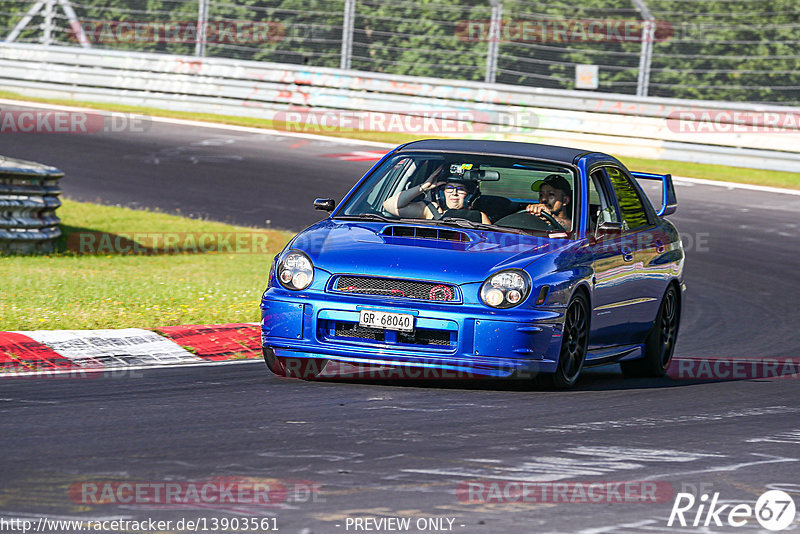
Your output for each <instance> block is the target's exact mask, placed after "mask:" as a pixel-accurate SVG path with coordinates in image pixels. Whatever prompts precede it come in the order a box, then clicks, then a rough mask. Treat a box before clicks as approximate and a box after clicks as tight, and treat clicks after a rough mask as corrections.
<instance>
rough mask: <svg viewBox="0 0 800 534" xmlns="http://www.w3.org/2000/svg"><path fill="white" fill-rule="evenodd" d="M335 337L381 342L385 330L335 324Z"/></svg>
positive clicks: (350, 324) (339, 322)
mask: <svg viewBox="0 0 800 534" xmlns="http://www.w3.org/2000/svg"><path fill="white" fill-rule="evenodd" d="M335 332H336V337H352V338H356V339H367V340H371V341H383V340H384V338H385V335H386V334H385V330H381V329H380V328H369V327H367V326H361V325H359V324H358V323H343V322H341V321H337V322H336V330H335Z"/></svg>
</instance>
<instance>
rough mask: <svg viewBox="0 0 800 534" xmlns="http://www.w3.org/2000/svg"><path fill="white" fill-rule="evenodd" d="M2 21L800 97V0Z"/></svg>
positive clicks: (534, 76) (321, 2) (793, 100)
mask: <svg viewBox="0 0 800 534" xmlns="http://www.w3.org/2000/svg"><path fill="white" fill-rule="evenodd" d="M0 35H2V36H4V37H3V38H5V39H6V40H9V41H15V42H35V43H44V44H62V45H66V44H72V45H75V46H79V45H82V46H86V47H92V48H111V49H124V50H139V51H148V52H161V53H171V54H189V55H197V56H206V57H227V58H240V59H248V60H255V61H271V62H278V63H292V64H300V65H308V66H321V67H342V68H348V69H355V70H360V71H367V72H382V73H389V74H404V75H412V76H430V77H436V78H445V79H454V80H477V81H488V82H497V83H504V84H513V85H525V86H532V87H545V88H556V89H589V90H595V91H598V92H609V93H623V94H638V95H650V96H660V97H676V98H697V99H711V100H725V101H748V102H765V103H778V104H790V105H791V104H797V103H800V47H798V44H799V43H800V4H798V3H797V1H796V0H581V1H580V2H578V1H576V0H562V1H560V2H559V1H558V0H555V1H549V0H540V1H537V0H453V1H451V2H443V1H441V0H427V1H426V0H422V1H410V0H409V1H407V0H394V1H391V2H390V1H386V0H302V1H301V0H77V1H73V0H4V1H3V2H2V4H0Z"/></svg>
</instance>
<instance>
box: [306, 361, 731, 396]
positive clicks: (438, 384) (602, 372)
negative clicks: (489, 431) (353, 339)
mask: <svg viewBox="0 0 800 534" xmlns="http://www.w3.org/2000/svg"><path fill="white" fill-rule="evenodd" d="M312 381H313V382H316V383H327V384H350V385H356V384H358V385H370V386H389V387H405V388H425V389H448V390H490V391H520V392H542V393H560V392H565V391H621V390H631V389H664V388H675V387H686V386H692V385H698V384H703V383H707V382H719V381H718V380H674V379H672V378H670V377H664V378H627V377H624V376H623V375H622V372H621V371H620V369H619V366H618V365H607V366H603V367H596V368H592V369H587V370H585V371H584V372H583V373H582V374H581V377H580V379H579V380H578V383H577V384H576V385H575V386H574V387H572V388H570V389H568V390H561V389H556V388H553V387H552V386H549V385H548V384H547V377H545V376H542V377H531V378H524V379H514V378H472V377H470V378H459V379H452V378H451V379H447V378H438V379H433V378H431V379H409V378H403V379H397V378H373V377H369V378H361V377H331V378H327V377H326V378H317V379H314V380H312Z"/></svg>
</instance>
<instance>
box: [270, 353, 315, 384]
mask: <svg viewBox="0 0 800 534" xmlns="http://www.w3.org/2000/svg"><path fill="white" fill-rule="evenodd" d="M262 352H263V353H264V362H265V363H266V364H267V368H269V370H270V371H272V372H273V374H275V375H276V376H280V377H284V378H302V379H303V380H314V379H315V378H317V376H318V375H319V374H320V373H321V372H322V369H323V368H324V367H325V364H326V363H328V360H325V359H322V358H283V357H279V356H275V351H273V350H272V349H268V348H264V349H263V350H262Z"/></svg>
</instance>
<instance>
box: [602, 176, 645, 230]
mask: <svg viewBox="0 0 800 534" xmlns="http://www.w3.org/2000/svg"><path fill="white" fill-rule="evenodd" d="M605 171H606V174H607V175H608V178H609V181H610V182H611V186H612V187H613V188H614V193H616V195H617V202H618V204H619V209H620V210H621V211H622V222H623V223H624V226H625V227H627V229H631V230H632V229H634V228H639V227H641V226H647V225H648V224H649V221H648V220H647V213H646V212H645V208H644V204H643V203H642V199H641V198H640V197H639V193H638V192H637V191H636V188H635V187H634V185H633V184H632V183H631V180H630V178H628V177H627V176H625V175H624V174H623V173H622V171H620V170H619V169H617V168H615V167H605Z"/></svg>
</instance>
